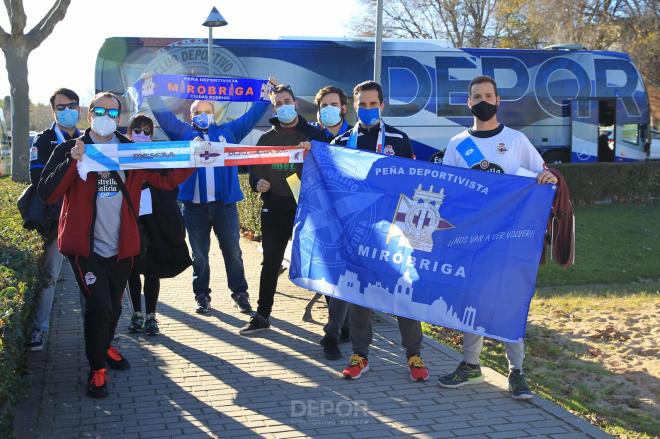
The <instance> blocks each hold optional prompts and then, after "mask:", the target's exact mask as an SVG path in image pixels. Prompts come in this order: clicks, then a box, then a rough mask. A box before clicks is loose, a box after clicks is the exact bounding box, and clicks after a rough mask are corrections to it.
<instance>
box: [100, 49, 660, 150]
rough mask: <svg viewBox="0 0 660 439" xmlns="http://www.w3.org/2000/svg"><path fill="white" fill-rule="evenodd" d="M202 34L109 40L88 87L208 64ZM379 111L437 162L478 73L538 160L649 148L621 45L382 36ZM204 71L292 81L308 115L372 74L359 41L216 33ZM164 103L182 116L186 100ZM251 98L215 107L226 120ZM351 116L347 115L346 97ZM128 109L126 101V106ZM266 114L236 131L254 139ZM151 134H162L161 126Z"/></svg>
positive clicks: (642, 98)
mask: <svg viewBox="0 0 660 439" xmlns="http://www.w3.org/2000/svg"><path fill="white" fill-rule="evenodd" d="M207 53H208V52H207V40H176V39H169V38H123V37H115V38H109V39H107V40H106V41H105V43H104V44H103V46H102V47H101V49H100V51H99V54H98V58H97V61H96V84H95V87H96V90H97V91H101V90H104V91H112V92H114V93H118V94H123V93H125V91H126V89H127V87H129V86H130V85H131V84H133V83H134V82H135V81H136V80H138V79H139V78H140V76H141V75H142V74H143V73H153V74H166V73H167V74H181V75H183V74H190V75H194V74H197V75H206V74H207V73H208V61H207V60H208V55H207ZM382 54H383V56H382V79H381V82H382V84H383V89H384V93H385V112H384V114H383V116H384V118H385V120H386V121H387V122H388V123H390V124H392V125H394V126H396V127H398V128H400V129H402V130H404V131H405V132H407V133H408V135H409V136H410V138H411V139H412V141H413V144H414V147H415V152H416V154H417V157H418V158H420V159H425V160H434V161H439V160H441V157H442V153H443V150H444V149H445V146H446V145H447V141H448V140H449V139H450V138H451V137H452V136H454V135H455V134H457V133H458V132H460V131H462V130H463V129H465V127H467V126H470V125H471V124H472V116H471V114H470V112H469V110H468V109H467V107H466V105H465V104H466V99H467V86H468V83H469V81H470V80H471V79H472V78H473V77H474V76H477V75H481V74H486V75H490V76H493V77H494V78H495V79H496V81H497V83H498V86H499V94H500V96H501V100H502V103H501V107H500V110H499V113H498V114H499V118H500V121H502V122H503V123H504V124H506V125H508V126H510V127H511V128H515V129H517V130H520V131H522V132H524V133H525V134H526V135H527V137H529V139H530V140H531V141H532V143H533V144H534V146H535V147H536V148H537V149H538V150H539V151H540V152H541V154H542V155H543V157H544V159H545V160H546V161H547V162H569V161H572V162H579V163H585V162H597V161H618V162H621V161H634V160H644V159H645V158H646V157H647V151H648V145H649V144H650V129H649V105H648V98H647V93H646V90H645V88H644V84H643V81H642V77H641V75H640V74H639V71H638V70H637V68H636V67H635V65H634V64H633V63H632V61H631V60H630V57H629V56H628V55H627V54H625V53H620V52H609V51H592V50H584V49H581V48H575V47H570V48H569V47H558V48H554V49H544V50H527V49H525V50H519V49H466V48H462V49H459V48H452V47H447V45H446V44H444V43H442V42H440V41H435V40H385V41H384V42H383V49H382ZM213 75H214V76H232V77H250V78H263V79H265V78H267V77H268V76H274V77H275V78H277V80H278V81H280V82H282V83H287V84H290V85H291V86H292V87H293V90H294V92H295V93H296V96H297V99H298V105H299V112H300V113H301V114H302V115H303V116H304V117H306V118H307V119H308V120H316V108H315V106H314V95H315V94H316V92H317V90H318V89H319V88H321V87H323V86H325V85H329V84H334V85H336V86H339V87H341V88H342V89H344V90H345V91H346V92H347V94H349V95H350V94H351V91H352V89H353V86H354V85H355V84H357V83H358V82H361V81H364V80H366V79H370V78H372V76H373V42H371V41H370V40H368V39H340V40H322V39H317V40H309V39H295V38H288V39H274V40H247V39H227V40H214V52H213ZM168 105H169V106H170V108H171V110H172V111H173V112H175V114H177V115H179V117H181V118H182V119H185V118H186V117H188V116H187V113H188V109H189V106H190V102H185V101H181V100H174V99H170V100H169V101H168ZM249 105H250V104H246V103H238V102H237V103H230V104H221V105H218V106H217V108H216V112H217V113H218V114H217V117H218V118H219V119H223V120H230V119H232V118H235V117H238V116H239V115H240V114H242V113H243V112H245V110H246V109H247V108H248V106H249ZM349 107H351V108H350V109H349V116H348V119H349V121H355V114H354V112H353V110H352V102H349ZM132 110H133V109H131V108H128V109H127V111H129V112H130V111H132ZM268 128H269V126H268V121H267V117H264V119H263V120H262V121H261V122H260V123H259V125H258V127H257V128H256V129H255V130H253V132H252V133H251V134H250V135H249V136H248V137H247V138H246V139H245V140H244V143H246V144H255V142H256V141H257V139H258V137H259V135H260V134H261V133H262V132H263V131H265V130H267V129H268ZM160 135H161V136H164V134H163V133H162V132H160Z"/></svg>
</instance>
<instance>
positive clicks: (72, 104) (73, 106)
mask: <svg viewBox="0 0 660 439" xmlns="http://www.w3.org/2000/svg"><path fill="white" fill-rule="evenodd" d="M67 108H69V109H71V110H75V109H77V108H78V102H69V103H68V104H57V105H55V109H56V110H57V111H62V110H64V109H67Z"/></svg>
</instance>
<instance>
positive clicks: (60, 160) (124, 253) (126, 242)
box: [38, 93, 192, 398]
mask: <svg viewBox="0 0 660 439" xmlns="http://www.w3.org/2000/svg"><path fill="white" fill-rule="evenodd" d="M120 113H121V102H120V100H119V98H118V97H117V96H115V95H113V94H112V93H99V94H97V95H96V96H95V97H94V98H93V99H92V102H91V104H90V106H89V113H88V114H87V121H88V122H89V123H90V125H91V128H88V129H87V130H85V133H84V135H83V136H82V137H80V138H79V139H76V140H69V141H67V142H64V143H62V144H60V145H58V146H57V147H56V148H55V150H54V151H53V154H52V155H51V157H50V159H49V160H48V163H47V164H46V167H45V168H44V170H43V172H42V174H41V178H40V180H39V186H38V191H39V195H40V196H41V197H42V198H43V199H44V200H45V201H46V202H47V203H53V202H56V201H57V200H59V199H60V198H63V204H62V210H61V211H60V222H59V230H58V247H59V249H60V252H61V253H62V254H63V255H65V256H67V257H68V259H69V262H70V263H71V266H72V268H73V272H74V273H75V276H76V281H77V282H78V285H79V286H80V289H81V291H82V292H83V294H84V295H85V298H86V300H85V319H84V320H85V351H86V354H87V359H88V361H89V365H90V374H89V379H88V385H87V395H88V396H90V397H92V398H105V397H106V396H107V395H108V389H107V385H106V377H105V372H106V364H107V365H108V366H110V368H111V369H117V370H127V369H129V368H130V365H129V363H128V361H127V360H126V359H125V358H124V357H123V356H122V355H121V354H120V353H119V351H118V350H117V349H115V348H113V347H112V346H111V345H110V342H111V340H112V335H113V334H114V332H115V328H116V326H117V322H118V320H119V315H120V313H121V296H122V292H123V291H124V288H125V287H126V282H127V280H128V276H129V273H130V271H131V266H132V265H133V259H134V257H135V256H137V255H138V254H139V253H140V232H139V230H138V225H137V212H138V210H139V204H140V191H141V189H142V183H143V182H145V181H146V182H147V183H149V184H151V185H152V186H155V187H158V188H162V189H174V188H175V187H176V186H177V185H178V184H179V183H181V182H182V181H184V180H185V179H186V178H188V177H189V176H190V175H191V174H192V170H191V169H176V170H170V171H168V172H165V173H161V172H154V171H147V170H132V171H103V172H91V173H89V174H88V175H87V179H86V180H82V179H81V178H80V176H79V175H78V172H77V166H76V165H77V162H78V161H79V160H81V159H83V155H84V152H85V144H92V143H93V144H103V143H107V144H118V143H128V142H130V140H129V139H128V138H126V137H124V136H123V135H122V134H121V133H119V132H118V131H117V123H118V122H119V116H120Z"/></svg>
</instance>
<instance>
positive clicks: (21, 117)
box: [4, 41, 31, 182]
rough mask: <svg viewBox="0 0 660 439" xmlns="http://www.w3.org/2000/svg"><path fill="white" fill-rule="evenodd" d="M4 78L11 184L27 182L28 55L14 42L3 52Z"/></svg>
mask: <svg viewBox="0 0 660 439" xmlns="http://www.w3.org/2000/svg"><path fill="white" fill-rule="evenodd" d="M4 52H5V60H6V62H7V74H8V76H9V86H10V90H11V92H10V93H11V104H12V105H11V108H12V112H11V175H12V180H14V181H20V182H29V181H30V172H29V169H28V165H29V158H30V146H31V145H29V144H28V142H29V135H30V132H29V121H30V94H29V92H30V87H29V86H28V80H27V79H28V66H27V61H28V55H29V53H30V52H29V51H28V50H27V48H26V47H25V46H24V44H20V43H19V42H18V41H15V42H14V44H13V45H10V46H9V47H7V48H5V50H4Z"/></svg>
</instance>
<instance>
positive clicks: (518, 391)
mask: <svg viewBox="0 0 660 439" xmlns="http://www.w3.org/2000/svg"><path fill="white" fill-rule="evenodd" d="M509 393H510V394H511V398H513V399H532V398H533V397H534V395H532V391H531V390H529V386H528V385H527V380H526V379H525V375H523V374H522V372H521V371H520V369H513V370H512V371H511V372H509Z"/></svg>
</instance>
